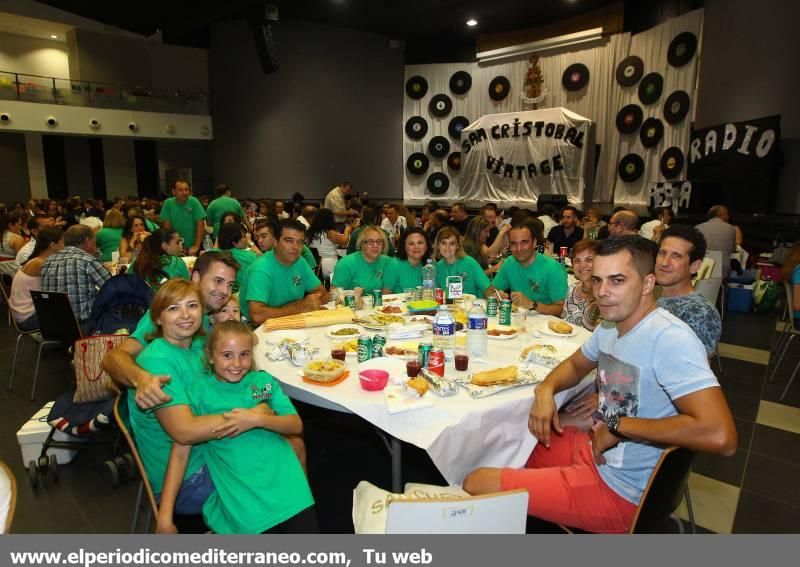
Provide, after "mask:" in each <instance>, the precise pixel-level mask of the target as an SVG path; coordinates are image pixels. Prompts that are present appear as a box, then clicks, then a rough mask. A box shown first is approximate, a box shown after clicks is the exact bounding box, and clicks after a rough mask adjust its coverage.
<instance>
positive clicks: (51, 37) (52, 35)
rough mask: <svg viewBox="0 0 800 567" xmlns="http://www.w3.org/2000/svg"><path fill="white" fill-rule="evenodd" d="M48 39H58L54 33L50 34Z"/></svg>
mask: <svg viewBox="0 0 800 567" xmlns="http://www.w3.org/2000/svg"><path fill="white" fill-rule="evenodd" d="M50 39H58V36H57V35H56V34H54V33H51V34H50Z"/></svg>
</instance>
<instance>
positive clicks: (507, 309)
mask: <svg viewBox="0 0 800 567" xmlns="http://www.w3.org/2000/svg"><path fill="white" fill-rule="evenodd" d="M497 322H498V323H499V324H500V325H510V324H511V300H510V299H504V300H503V301H501V302H500V319H499V320H498V321H497Z"/></svg>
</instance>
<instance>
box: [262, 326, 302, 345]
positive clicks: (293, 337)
mask: <svg viewBox="0 0 800 567" xmlns="http://www.w3.org/2000/svg"><path fill="white" fill-rule="evenodd" d="M264 339H265V340H266V341H267V343H269V344H271V345H276V344H278V343H280V342H281V341H283V340H289V341H294V342H296V343H301V342H303V341H305V340H308V333H306V332H305V331H301V330H298V329H285V330H281V331H272V332H270V333H267V334H266V335H265V336H264Z"/></svg>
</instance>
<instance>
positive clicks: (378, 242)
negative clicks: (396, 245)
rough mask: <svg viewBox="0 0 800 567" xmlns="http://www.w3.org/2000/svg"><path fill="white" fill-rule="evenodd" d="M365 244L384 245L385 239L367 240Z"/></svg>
mask: <svg viewBox="0 0 800 567" xmlns="http://www.w3.org/2000/svg"><path fill="white" fill-rule="evenodd" d="M364 244H366V245H367V246H377V245H378V244H380V245H381V246H383V240H365V241H364Z"/></svg>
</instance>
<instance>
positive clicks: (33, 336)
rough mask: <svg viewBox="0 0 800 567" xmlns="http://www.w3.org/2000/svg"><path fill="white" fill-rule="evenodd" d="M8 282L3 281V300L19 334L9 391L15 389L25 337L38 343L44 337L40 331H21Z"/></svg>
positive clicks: (0, 289) (0, 291) (0, 286)
mask: <svg viewBox="0 0 800 567" xmlns="http://www.w3.org/2000/svg"><path fill="white" fill-rule="evenodd" d="M5 284H6V282H5V281H3V282H2V283H1V284H0V293H2V297H3V300H4V301H5V302H6V305H7V306H8V317H9V321H10V322H11V324H12V325H13V326H14V330H15V331H16V332H17V346H16V348H14V359H13V361H12V362H11V378H10V379H9V380H8V389H9V390H13V389H14V376H15V374H16V372H17V360H18V359H19V358H20V357H21V356H22V351H23V349H24V348H25V342H24V341H23V340H22V338H23V337H29V338H31V339H32V340H34V341H36V342H37V343H41V342H42V340H43V339H42V335H41V334H40V333H39V329H31V330H29V331H25V330H23V329H20V328H19V326H18V325H17V320H16V319H15V318H14V309H13V308H12V307H11V303H10V302H9V300H8V298H9V296H10V295H11V292H10V289H9V288H7V287H6V285H5Z"/></svg>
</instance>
